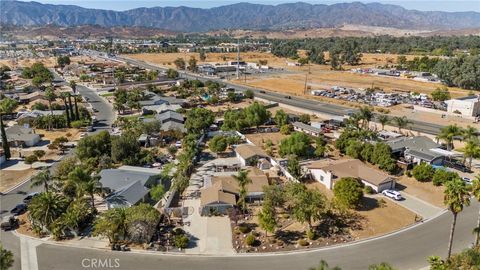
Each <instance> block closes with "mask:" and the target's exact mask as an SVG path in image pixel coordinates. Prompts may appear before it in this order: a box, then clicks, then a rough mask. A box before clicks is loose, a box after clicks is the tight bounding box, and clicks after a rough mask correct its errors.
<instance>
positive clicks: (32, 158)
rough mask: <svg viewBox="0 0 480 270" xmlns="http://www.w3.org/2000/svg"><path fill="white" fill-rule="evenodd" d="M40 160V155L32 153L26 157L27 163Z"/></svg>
mask: <svg viewBox="0 0 480 270" xmlns="http://www.w3.org/2000/svg"><path fill="white" fill-rule="evenodd" d="M36 161H38V157H37V156H35V155H30V156H27V157H25V164H32V163H34V162H36Z"/></svg>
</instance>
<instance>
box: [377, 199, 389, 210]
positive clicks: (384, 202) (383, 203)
mask: <svg viewBox="0 0 480 270" xmlns="http://www.w3.org/2000/svg"><path fill="white" fill-rule="evenodd" d="M377 203H378V207H380V208H382V207H385V206H386V204H387V201H385V199H384V198H380V199H378V201H377Z"/></svg>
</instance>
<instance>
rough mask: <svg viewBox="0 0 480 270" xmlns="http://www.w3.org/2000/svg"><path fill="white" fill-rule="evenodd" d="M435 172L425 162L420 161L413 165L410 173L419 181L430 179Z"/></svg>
mask: <svg viewBox="0 0 480 270" xmlns="http://www.w3.org/2000/svg"><path fill="white" fill-rule="evenodd" d="M434 173H435V169H434V168H433V167H432V166H431V165H430V164H427V163H425V162H422V163H420V164H419V165H417V166H415V168H413V170H412V175H413V177H415V179H417V181H420V182H427V181H430V180H432V177H433V174H434Z"/></svg>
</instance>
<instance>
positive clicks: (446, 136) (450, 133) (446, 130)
mask: <svg viewBox="0 0 480 270" xmlns="http://www.w3.org/2000/svg"><path fill="white" fill-rule="evenodd" d="M460 135H462V128H461V127H459V126H457V124H455V125H449V126H446V127H443V128H442V129H441V130H440V133H439V134H438V135H437V138H438V139H440V140H443V141H445V143H446V144H447V150H452V149H453V138H454V137H455V136H460Z"/></svg>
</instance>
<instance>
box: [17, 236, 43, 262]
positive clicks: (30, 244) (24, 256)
mask: <svg viewBox="0 0 480 270" xmlns="http://www.w3.org/2000/svg"><path fill="white" fill-rule="evenodd" d="M40 244H42V241H39V240H33V239H29V238H26V237H21V238H20V254H21V255H20V256H21V257H20V258H21V260H22V262H21V266H22V270H38V260H37V246H39V245H40Z"/></svg>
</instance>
